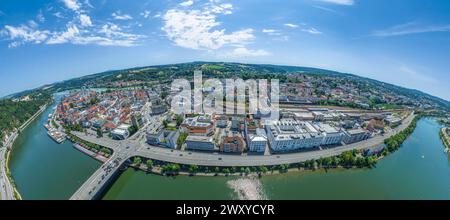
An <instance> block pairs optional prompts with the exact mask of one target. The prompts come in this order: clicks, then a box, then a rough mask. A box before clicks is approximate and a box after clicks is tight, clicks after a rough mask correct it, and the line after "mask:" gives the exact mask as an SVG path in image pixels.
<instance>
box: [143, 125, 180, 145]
mask: <svg viewBox="0 0 450 220" xmlns="http://www.w3.org/2000/svg"><path fill="white" fill-rule="evenodd" d="M179 136H180V132H178V131H169V130H165V129H161V130H159V131H157V132H156V133H147V143H148V144H150V145H159V146H163V147H168V148H173V149H175V148H177V141H178V137H179Z"/></svg>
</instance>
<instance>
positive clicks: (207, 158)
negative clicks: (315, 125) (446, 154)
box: [71, 114, 414, 200]
mask: <svg viewBox="0 0 450 220" xmlns="http://www.w3.org/2000/svg"><path fill="white" fill-rule="evenodd" d="M413 119H414V115H413V114H411V115H409V116H408V117H407V118H406V119H404V120H403V122H402V124H401V125H400V126H398V127H397V128H395V129H393V130H391V131H390V132H388V133H387V134H385V135H383V136H376V137H373V138H371V139H368V140H366V141H363V142H358V143H354V144H349V145H344V146H339V147H335V148H328V149H323V150H316V151H308V152H298V153H288V154H275V155H255V156H247V155H230V154H219V153H201V152H190V151H181V150H175V149H168V148H162V147H157V146H151V145H148V144H147V143H145V135H144V132H145V129H141V130H140V131H138V132H137V133H136V134H135V135H134V136H133V137H131V138H129V139H127V140H123V141H115V140H112V139H109V138H105V137H104V138H97V137H96V136H94V135H88V136H86V135H85V134H84V133H75V132H74V134H75V135H77V136H78V137H80V138H82V139H84V140H86V141H89V142H92V143H95V144H98V145H102V146H105V147H109V148H111V149H112V150H113V152H114V153H113V155H112V156H111V158H110V159H109V160H108V161H107V162H106V163H105V164H104V165H103V166H102V167H101V168H100V169H99V170H97V171H96V172H95V173H94V174H93V175H92V176H91V177H90V178H89V179H88V180H87V181H86V182H85V183H84V184H83V185H82V186H81V187H80V188H79V189H78V191H77V192H76V193H75V194H74V195H73V196H72V197H71V199H75V200H78V199H81V200H90V199H95V198H98V196H99V193H100V192H102V190H104V187H105V183H110V181H112V180H111V179H112V177H113V176H115V175H116V174H117V171H118V170H119V168H120V167H122V166H123V164H124V163H125V161H127V160H128V159H129V158H131V157H134V156H140V157H144V158H150V159H154V160H161V161H166V162H171V163H179V164H187V165H191V164H195V165H201V166H219V167H232V166H236V167H239V166H263V165H266V166H271V165H280V164H291V163H299V162H305V161H307V160H312V159H320V158H325V157H331V156H337V155H340V154H342V153H343V152H345V151H351V150H355V149H356V150H360V149H368V148H372V147H375V146H378V145H380V144H382V143H383V142H384V140H385V139H386V138H389V137H391V136H392V135H395V134H397V133H398V132H400V131H402V130H403V129H405V128H406V127H407V126H409V124H410V123H411V121H412V120H413Z"/></svg>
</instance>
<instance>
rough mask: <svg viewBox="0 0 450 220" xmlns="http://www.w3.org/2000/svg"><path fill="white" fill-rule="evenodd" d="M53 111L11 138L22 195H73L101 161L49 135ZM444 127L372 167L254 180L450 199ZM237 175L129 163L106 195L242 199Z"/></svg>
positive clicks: (294, 194) (274, 193) (325, 193)
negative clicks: (170, 171)
mask: <svg viewBox="0 0 450 220" xmlns="http://www.w3.org/2000/svg"><path fill="white" fill-rule="evenodd" d="M52 112H53V110H52V109H51V108H49V109H47V110H46V111H45V112H44V113H43V114H42V115H41V116H40V117H39V118H38V119H37V120H35V121H34V122H33V123H32V124H30V126H28V127H27V128H26V129H25V130H24V132H23V133H22V134H21V135H20V136H19V138H18V139H17V141H16V142H15V144H14V150H13V153H12V157H11V161H10V169H11V173H12V176H13V178H14V180H15V182H16V185H17V188H18V190H19V192H20V193H21V195H22V197H23V198H24V199H68V198H69V197H70V196H71V195H72V194H73V193H74V192H75V191H76V190H77V188H78V187H79V186H81V184H82V183H83V181H85V180H86V179H87V178H88V177H89V175H90V174H92V173H93V172H94V171H95V170H96V169H97V168H98V167H99V166H100V163H98V162H97V161H95V160H94V159H92V158H90V157H88V156H86V155H84V154H83V153H81V152H79V151H77V150H76V149H74V148H73V147H72V144H71V143H70V142H68V141H67V142H66V143H64V144H61V145H59V144H56V143H55V142H54V141H53V140H51V139H50V138H49V137H48V136H47V134H46V130H45V128H44V127H43V123H44V122H45V121H46V120H47V115H48V114H50V113H52ZM440 127H441V126H440V125H439V124H438V123H437V122H436V120H434V119H432V118H425V119H422V120H420V121H419V122H418V124H417V129H416V130H415V131H414V133H413V134H412V135H411V136H410V137H409V138H408V139H407V140H406V141H405V143H404V144H403V146H402V148H401V149H400V150H399V151H397V152H396V153H394V154H393V155H390V156H388V157H387V158H385V159H383V160H381V161H380V162H379V163H378V165H377V167H376V168H374V169H360V170H338V171H328V172H323V171H318V172H303V173H300V172H292V173H288V174H284V175H276V176H264V177H262V178H260V179H257V180H253V181H252V183H254V184H256V185H260V186H261V187H259V188H258V189H259V190H258V193H259V194H260V195H262V196H263V197H264V198H268V199H450V157H449V155H448V154H446V153H444V152H443V149H444V148H443V145H442V143H441V141H440V139H439V133H438V132H439V129H440ZM236 179H238V177H187V176H177V177H163V176H158V175H154V174H146V173H145V172H142V171H136V170H134V169H128V170H126V171H125V172H124V173H122V175H121V176H120V177H119V178H118V179H117V181H116V182H115V183H114V184H113V185H112V186H111V188H110V189H109V190H108V192H107V193H106V194H105V196H104V199H238V198H240V197H239V195H238V194H237V193H236V192H235V190H234V188H233V187H232V186H230V184H229V183H231V182H233V181H234V180H236ZM250 188H251V187H250ZM244 189H245V187H244Z"/></svg>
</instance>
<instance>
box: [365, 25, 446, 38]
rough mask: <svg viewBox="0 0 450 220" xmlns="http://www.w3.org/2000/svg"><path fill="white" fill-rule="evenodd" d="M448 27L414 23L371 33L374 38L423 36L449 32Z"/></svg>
mask: <svg viewBox="0 0 450 220" xmlns="http://www.w3.org/2000/svg"><path fill="white" fill-rule="evenodd" d="M449 31H450V25H428V26H424V25H420V24H417V23H414V22H411V23H406V24H401V25H397V26H394V27H391V28H389V29H386V30H378V31H374V32H372V36H375V37H395V36H402V35H410V34H423V33H433V32H449Z"/></svg>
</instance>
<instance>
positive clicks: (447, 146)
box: [439, 127, 450, 153]
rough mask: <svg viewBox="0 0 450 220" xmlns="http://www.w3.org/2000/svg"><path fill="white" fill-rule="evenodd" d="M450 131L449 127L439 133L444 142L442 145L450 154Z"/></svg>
mask: <svg viewBox="0 0 450 220" xmlns="http://www.w3.org/2000/svg"><path fill="white" fill-rule="evenodd" d="M449 130H450V128H448V127H443V128H442V129H441V131H440V132H439V137H440V138H441V140H442V144H443V145H444V147H445V149H447V152H448V153H450V151H449V150H448V149H450V143H449V141H448V136H447V134H448V131H449Z"/></svg>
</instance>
